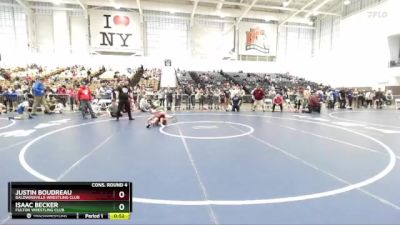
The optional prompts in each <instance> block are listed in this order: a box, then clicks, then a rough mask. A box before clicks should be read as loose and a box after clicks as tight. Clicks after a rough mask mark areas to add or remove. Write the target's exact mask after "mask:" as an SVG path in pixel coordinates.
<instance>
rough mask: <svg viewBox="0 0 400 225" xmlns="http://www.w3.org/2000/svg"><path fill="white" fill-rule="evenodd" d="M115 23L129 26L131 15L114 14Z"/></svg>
mask: <svg viewBox="0 0 400 225" xmlns="http://www.w3.org/2000/svg"><path fill="white" fill-rule="evenodd" d="M113 21H114V24H115V25H117V26H118V25H124V26H128V25H129V17H128V16H114V18H113Z"/></svg>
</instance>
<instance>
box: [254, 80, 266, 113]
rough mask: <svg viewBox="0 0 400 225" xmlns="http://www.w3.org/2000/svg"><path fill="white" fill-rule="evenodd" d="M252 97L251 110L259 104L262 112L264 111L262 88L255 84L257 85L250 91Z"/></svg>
mask: <svg viewBox="0 0 400 225" xmlns="http://www.w3.org/2000/svg"><path fill="white" fill-rule="evenodd" d="M251 95H252V98H253V101H254V103H253V112H254V111H255V110H256V109H257V106H261V108H262V110H263V112H265V108H264V95H265V94H264V90H263V89H262V88H261V87H260V85H257V87H256V88H255V89H254V90H253V91H252V92H251Z"/></svg>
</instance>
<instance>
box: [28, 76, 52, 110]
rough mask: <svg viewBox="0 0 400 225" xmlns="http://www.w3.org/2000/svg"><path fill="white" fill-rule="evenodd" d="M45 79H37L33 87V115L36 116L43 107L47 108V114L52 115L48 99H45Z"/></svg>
mask: <svg viewBox="0 0 400 225" xmlns="http://www.w3.org/2000/svg"><path fill="white" fill-rule="evenodd" d="M43 82H44V78H43V77H41V78H37V79H36V82H35V83H34V84H33V86H32V95H33V98H34V100H33V106H32V107H33V109H32V115H33V116H35V115H36V111H37V107H38V106H41V105H43V106H44V108H45V111H44V112H45V113H46V114H48V113H51V111H50V108H49V106H48V105H47V102H46V99H45V98H44V95H45V86H44V85H43Z"/></svg>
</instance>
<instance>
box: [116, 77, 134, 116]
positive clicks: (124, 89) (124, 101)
mask: <svg viewBox="0 0 400 225" xmlns="http://www.w3.org/2000/svg"><path fill="white" fill-rule="evenodd" d="M130 93H131V92H130V90H129V87H128V85H127V84H125V85H123V86H119V87H118V100H119V102H118V112H117V121H119V117H120V115H121V110H122V107H125V111H126V112H127V113H128V116H129V120H134V118H132V114H131V104H130V101H129V94H130Z"/></svg>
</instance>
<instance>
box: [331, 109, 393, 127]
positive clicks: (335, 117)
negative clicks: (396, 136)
mask: <svg viewBox="0 0 400 225" xmlns="http://www.w3.org/2000/svg"><path fill="white" fill-rule="evenodd" d="M361 112H373V111H345V112H331V113H329V114H328V116H329V117H331V118H333V119H337V120H343V121H349V122H356V123H363V124H365V125H374V126H379V127H388V128H394V129H400V127H398V126H391V125H386V124H379V123H371V122H366V121H359V120H352V119H346V118H341V117H338V116H334V114H346V113H361Z"/></svg>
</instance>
